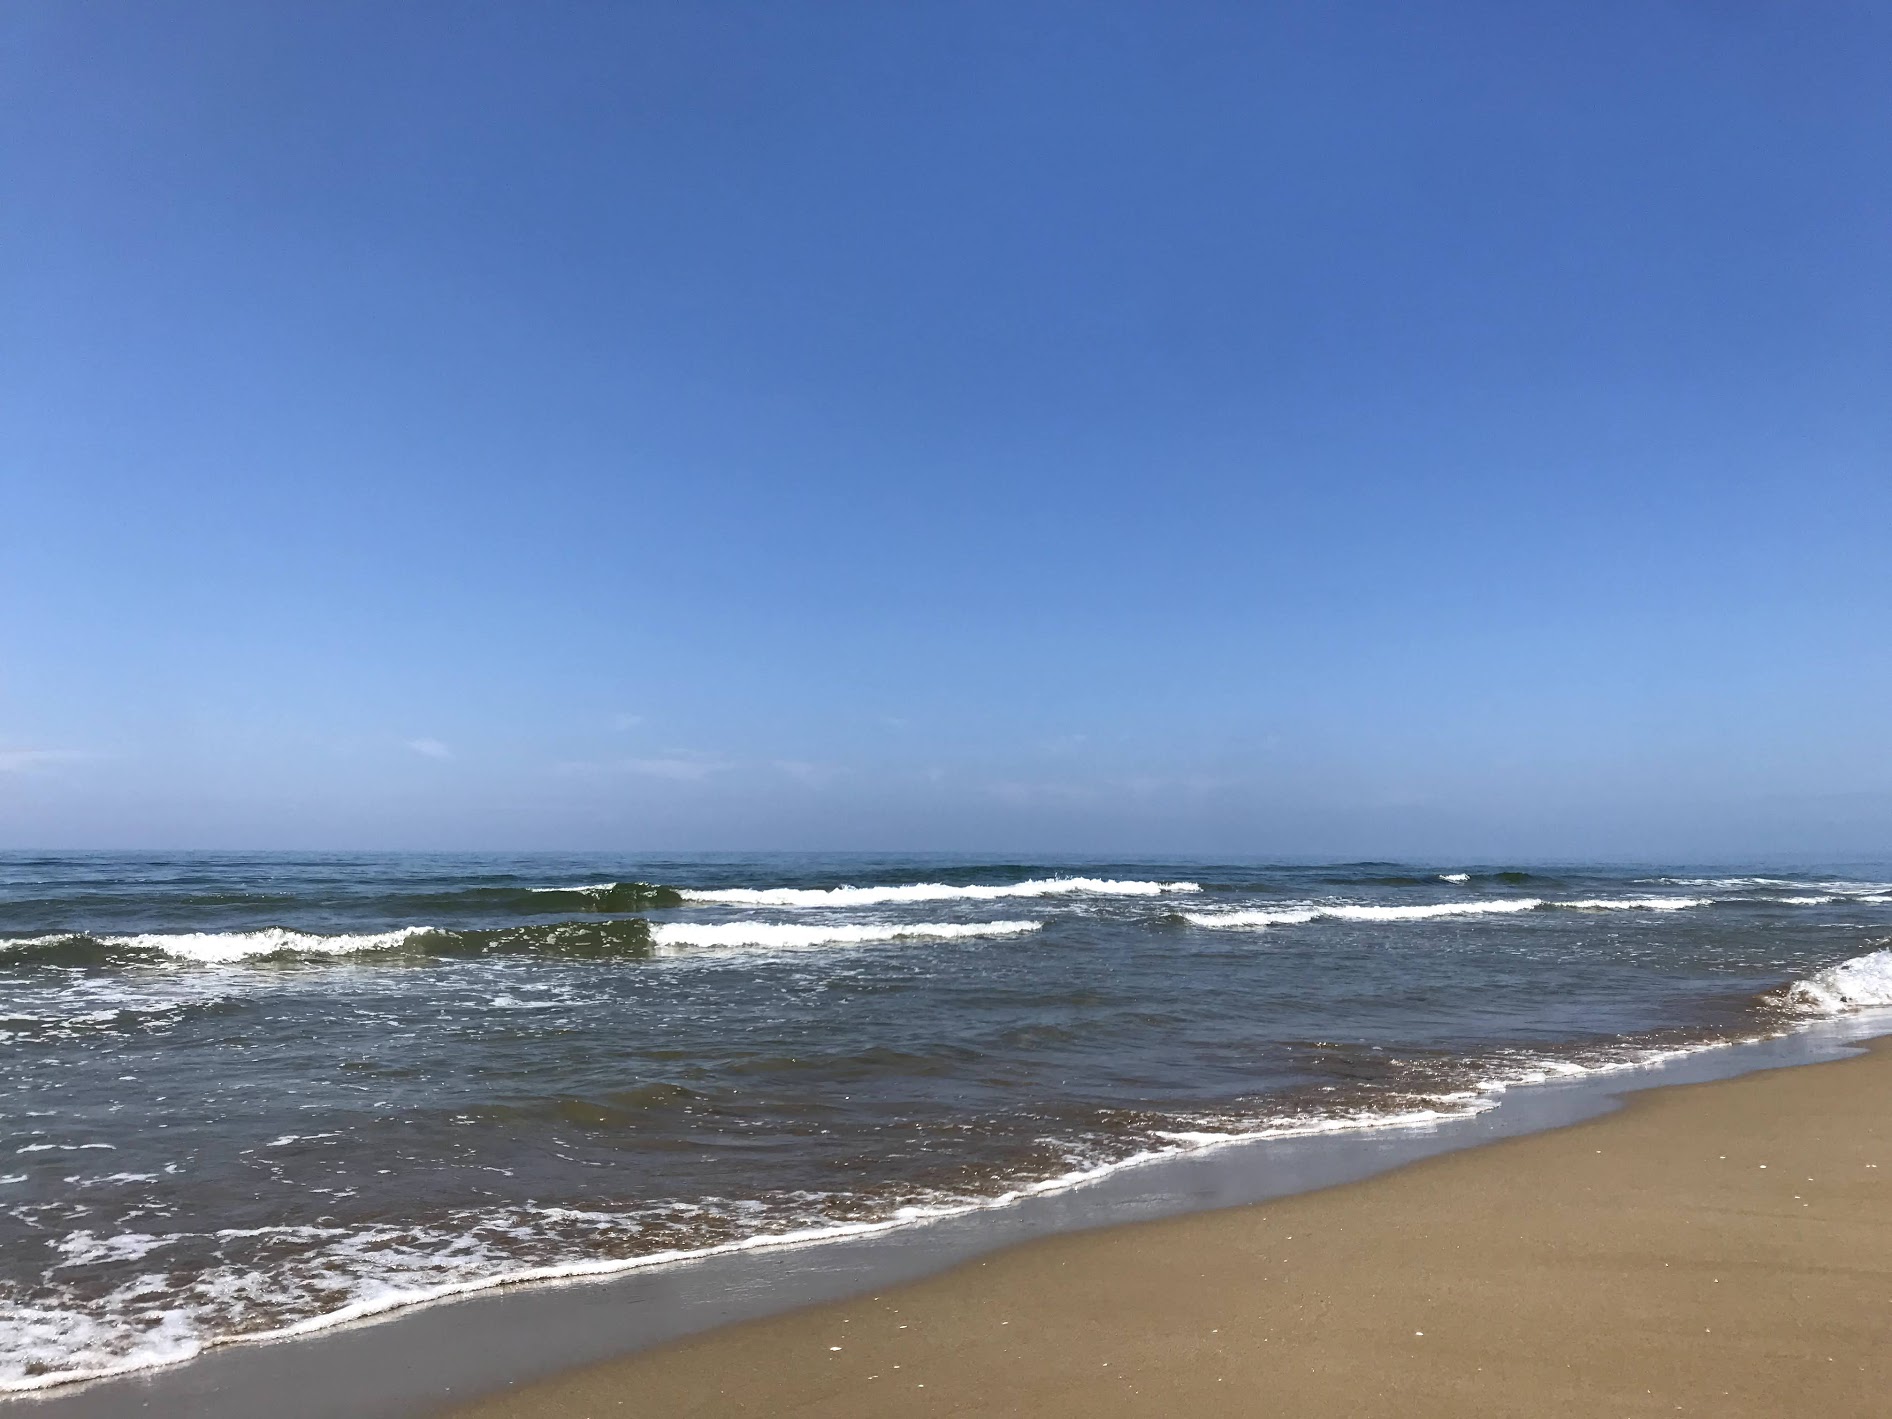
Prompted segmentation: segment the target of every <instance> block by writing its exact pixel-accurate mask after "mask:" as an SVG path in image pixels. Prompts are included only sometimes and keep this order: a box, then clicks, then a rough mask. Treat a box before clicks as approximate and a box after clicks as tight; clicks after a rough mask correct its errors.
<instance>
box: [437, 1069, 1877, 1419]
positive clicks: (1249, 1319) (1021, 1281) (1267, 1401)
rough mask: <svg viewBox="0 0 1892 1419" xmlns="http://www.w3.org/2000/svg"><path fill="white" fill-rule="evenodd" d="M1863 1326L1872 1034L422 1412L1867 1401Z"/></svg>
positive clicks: (538, 1417)
mask: <svg viewBox="0 0 1892 1419" xmlns="http://www.w3.org/2000/svg"><path fill="white" fill-rule="evenodd" d="M1888 1341H1892V1046H1888V1045H1887V1044H1883V1043H1882V1044H1876V1045H1874V1046H1872V1047H1871V1048H1870V1050H1869V1052H1868V1053H1867V1054H1866V1055H1864V1056H1862V1057H1859V1058H1856V1059H1849V1060H1843V1061H1840V1062H1837V1063H1829V1064H1816V1065H1806V1066H1802V1067H1799V1068H1793V1069H1784V1070H1776V1071H1772V1072H1768V1073H1762V1074H1752V1075H1746V1076H1743V1077H1740V1078H1736V1079H1730V1080H1724V1081H1718V1082H1714V1083H1708V1084H1699V1085H1688V1086H1683V1087H1679V1088H1672V1089H1664V1090H1658V1091H1653V1092H1649V1093H1644V1094H1638V1095H1634V1096H1632V1097H1631V1098H1630V1099H1629V1100H1628V1101H1627V1104H1626V1106H1625V1107H1624V1108H1623V1109H1622V1110H1621V1111H1619V1112H1617V1113H1613V1114H1611V1115H1609V1116H1607V1117H1604V1118H1600V1119H1596V1120H1594V1121H1591V1122H1588V1123H1583V1124H1579V1125H1576V1126H1574V1127H1570V1128H1565V1129H1561V1130H1558V1131H1555V1132H1550V1133H1539V1134H1532V1135H1529V1136H1526V1137H1521V1138H1515V1139H1509V1140H1506V1141H1502V1142H1497V1143H1493V1144H1490V1145H1488V1146H1485V1147H1481V1148H1476V1149H1472V1150H1469V1151H1465V1152H1458V1153H1451V1154H1446V1155H1443V1156H1440V1157H1435V1158H1432V1159H1428V1160H1426V1161H1423V1162H1419V1163H1416V1164H1413V1165H1411V1166H1409V1167H1407V1168H1404V1169H1402V1170H1400V1171H1398V1172H1395V1173H1390V1174H1386V1175H1384V1176H1381V1177H1376V1178H1373V1179H1370V1180H1368V1181H1365V1182H1360V1183H1354V1184H1350V1185H1347V1186H1342V1187H1336V1188H1330V1189H1327V1190H1325V1191H1321V1192H1315V1193H1309V1194H1304V1195H1301V1196H1296V1197H1291V1198H1286V1199H1283V1200H1280V1201H1275V1202H1270V1203H1265V1204H1261V1205H1257V1206H1252V1207H1243V1208H1236V1209H1230V1210H1225V1211H1220V1212H1208V1213H1198V1214H1194V1215H1189V1216H1183V1217H1176V1218H1170V1219H1167V1220H1163V1221H1157V1222H1149V1223H1139V1224H1134V1225H1128V1226H1121V1227H1114V1228H1110V1229H1107V1230H1103V1231H1095V1232H1086V1233H1078V1234H1074V1235H1065V1236H1056V1237H1051V1238H1047V1239H1045V1240H1041V1241H1036V1242H1031V1243H1028V1244H1026V1245H1023V1246H1019V1247H1016V1248H1014V1249H1012V1250H1010V1251H1006V1252H1002V1253H999V1254H996V1255H993V1256H989V1257H987V1258H985V1259H983V1260H979V1261H974V1262H970V1263H967V1264H966V1265H963V1266H961V1267H959V1268H957V1269H956V1270H953V1271H949V1272H946V1273H944V1274H942V1275H939V1276H936V1277H933V1278H931V1279H928V1280H925V1281H921V1282H917V1283H914V1284H910V1285H906V1286H902V1287H899V1288H895V1289H889V1290H883V1291H881V1292H879V1293H878V1294H877V1295H875V1296H873V1297H862V1298H860V1299H858V1300H854V1301H847V1302H840V1303H830V1304H823V1305H819V1306H814V1307H811V1308H808V1309H805V1310H800V1311H795V1312H791V1313H788V1314H785V1315H778V1316H774V1317H770V1318H767V1319H763V1320H759V1321H753V1322H749V1323H746V1324H743V1325H738V1326H733V1327H730V1328H727V1329H723V1330H718V1331H713V1332H710V1333H708V1334H704V1335H700V1336H696V1337H693V1338H691V1339H687V1340H683V1341H679V1342H676V1343H674V1344H671V1345H668V1346H665V1347H663V1348H660V1349H656V1350H652V1351H647V1352H644V1353H641V1354H637V1355H632V1356H627V1357H625V1358H623V1359H619V1360H613V1361H609V1362H606V1363H604V1364H600V1365H595V1366H592V1367H589V1368H586V1369H582V1370H577V1371H573V1372H570V1373H567V1374H563V1375H559V1376H555V1377H553V1378H551V1379H549V1380H544V1381H540V1382H537V1383H534V1384H531V1385H522V1386H520V1387H518V1388H516V1389H512V1390H508V1391H506V1392H504V1393H502V1394H499V1395H497V1396H493V1397H490V1398H488V1399H485V1400H483V1401H480V1402H478V1403H474V1404H470V1405H464V1406H459V1407H456V1408H453V1409H451V1410H449V1411H446V1412H448V1413H451V1414H453V1415H456V1416H461V1419H502V1416H504V1417H505V1419H554V1416H556V1419H577V1416H597V1419H603V1416H608V1415H612V1414H645V1415H653V1414H661V1415H665V1416H688V1415H702V1416H709V1415H729V1414H754V1415H822V1416H841V1419H846V1416H884V1415H907V1414H913V1415H922V1414H926V1415H933V1414H960V1415H978V1414H991V1415H1000V1414H1005V1415H1048V1416H1063V1415H1069V1416H1078V1415H1082V1416H1085V1417H1086V1419H1095V1416H1100V1415H1101V1416H1107V1415H1150V1414H1159V1413H1167V1414H1179V1415H1219V1414H1231V1415H1233V1414H1242V1415H1271V1414H1279V1415H1295V1416H1302V1415H1306V1416H1323V1415H1348V1416H1377V1415H1385V1416H1426V1415H1437V1416H1467V1415H1493V1416H1496V1415H1505V1416H1518V1415H1539V1414H1543V1415H1551V1414H1555V1415H1611V1416H1627V1415H1656V1414H1662V1415H1673V1414H1677V1413H1682V1414H1713V1415H1717V1416H1733V1415H1755V1416H1760V1415H1766V1416H1769V1417H1770V1419H1778V1416H1783V1415H1821V1416H1843V1415H1861V1416H1864V1415H1874V1416H1879V1415H1884V1414H1886V1413H1887V1412H1892V1345H1889V1344H1888Z"/></svg>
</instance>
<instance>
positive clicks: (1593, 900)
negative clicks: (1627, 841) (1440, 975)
mask: <svg viewBox="0 0 1892 1419" xmlns="http://www.w3.org/2000/svg"><path fill="white" fill-rule="evenodd" d="M1707 905H1709V899H1708V898H1707V897H1590V898H1586V899H1583V900H1581V901H1570V902H1552V901H1546V900H1545V899H1544V898H1542V897H1503V898H1499V899H1497V900H1494V901H1475V902H1429V903H1426V904H1423V905H1414V906H1395V907H1381V906H1362V905H1358V904H1355V903H1347V902H1339V903H1315V904H1311V905H1308V906H1295V907H1278V908H1270V909H1267V910H1263V911H1244V912H1183V913H1181V916H1182V919H1183V920H1184V921H1186V922H1188V923H1190V924H1191V925H1192V926H1216V927H1235V928H1246V929H1250V930H1252V929H1254V928H1257V927H1269V926H1299V925H1301V924H1302V923H1304V922H1310V921H1436V920H1438V919H1439V918H1441V917H1453V916H1515V915H1517V914H1518V913H1519V912H1534V911H1644V912H1672V911H1684V910H1686V909H1687V908H1689V907H1705V906H1707Z"/></svg>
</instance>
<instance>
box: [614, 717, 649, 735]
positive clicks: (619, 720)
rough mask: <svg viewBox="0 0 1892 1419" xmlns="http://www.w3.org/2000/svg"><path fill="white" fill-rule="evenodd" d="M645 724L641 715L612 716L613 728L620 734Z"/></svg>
mask: <svg viewBox="0 0 1892 1419" xmlns="http://www.w3.org/2000/svg"><path fill="white" fill-rule="evenodd" d="M643 722H644V716H643V715H641V714H614V715H612V716H611V727H612V728H613V729H615V730H617V731H618V732H619V733H623V732H625V731H627V730H632V729H635V728H637V726H638V725H640V724H642V723H643Z"/></svg>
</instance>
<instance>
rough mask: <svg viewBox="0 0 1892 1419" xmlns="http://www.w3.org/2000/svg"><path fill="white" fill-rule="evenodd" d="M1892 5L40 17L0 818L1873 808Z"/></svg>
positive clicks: (244, 829)
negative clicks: (1887, 77) (1888, 8)
mask: <svg viewBox="0 0 1892 1419" xmlns="http://www.w3.org/2000/svg"><path fill="white" fill-rule="evenodd" d="M1889 56H1892V13H1889V12H1887V11H1886V10H1885V9H1883V8H1882V7H1875V6H1870V5H1867V4H1863V3H1859V4H1848V3H1815V4H1809V5H1804V6H1794V7H1785V6H1767V5H1759V4H1736V5H1726V6H1718V7H1713V8H1712V9H1711V8H1704V7H1691V6H1683V5H1674V4H1636V5H1631V4H1604V5H1577V4H1562V3H1559V4H1547V5H1535V6H1529V7H1515V6H1503V5H1499V4H1496V3H1489V4H1485V3H1454V4H1444V5H1437V6H1426V7H1413V6H1396V5H1391V4H1365V5H1350V6H1326V5H1314V4H1284V5H1274V6H1251V5H1233V4H1190V3H1183V4H1172V5H1161V6H1158V5H1154V4H1112V3H1103V4H1086V5H1077V4H1047V3H1024V4H1006V5H997V4H982V3H963V4H961V3H955V4H943V3H923V4H918V5H909V6H875V5H867V4H850V3H837V4H824V5H819V6H816V5H806V4H800V5H795V4H790V5H763V4H739V3H728V4H716V5H686V4H681V3H677V4H658V3H652V4H641V5H637V6H620V7H607V6H587V5H571V6H559V7H538V6H526V5H510V6H509V5H498V4H494V5H481V6H470V5H469V6H460V5H448V4H445V3H415V4H409V5H403V6H398V7H387V6H379V5H370V4H367V3H335V4H325V5H321V6H245V5H237V4H234V3H226V4H206V3H174V4H166V5H162V6H153V5H137V4H130V3H122V4H121V3H85V4H65V3H50V0H20V3H16V4H13V5H11V6H8V7H7V8H6V9H5V11H4V12H0V92H3V93H4V97H0V132H3V133H4V137H3V138H0V164H4V167H3V168H0V173H3V175H4V184H5V190H6V193H7V200H6V202H5V204H4V209H3V210H0V257H3V260H0V270H3V272H4V274H3V275H0V289H3V290H4V293H5V294H4V300H5V306H4V312H5V313H4V329H5V331H6V337H5V338H4V340H0V379H4V387H5V397H4V399H0V504H3V506H4V510H5V511H4V516H0V848H35V847H46V848H55V847H90V846H97V847H151V848H192V847H211V848H249V847H254V848H272V849H300V848H364V849H371V848H389V849H394V848H424V849H485V848H491V849H539V848H543V849H569V850H576V849H601V850H602V849H610V850H626V851H632V850H689V849H716V848H728V849H767V848H779V849H859V850H941V851H949V850H979V851H1001V852H1003V851H1012V852H1021V853H1047V852H1070V853H1106V852H1114V853H1150V854H1160V853H1176V854H1183V853H1190V854H1201V853H1210V854H1215V853H1221V854H1238V853H1260V854H1273V855H1277V856H1286V857H1292V858H1294V859H1296V860H1308V859H1314V858H1322V857H1325V858H1331V859H1343V858H1362V857H1389V858H1402V859H1415V858H1416V859H1423V860H1447V859H1456V858H1467V859H1471V858H1476V859H1480V860H1487V861H1496V860H1526V859H1545V858H1553V857H1567V858H1573V857H1582V856H1588V857H1611V858H1624V857H1662V858H1667V859H1671V860H1678V861H1679V860H1696V861H1700V860H1709V859H1716V858H1721V859H1726V858H1731V857H1749V856H1757V855H1764V854H1776V853H1778V854H1801V853H1804V854H1857V855H1861V856H1866V855H1871V854H1874V853H1878V854H1880V855H1883V854H1884V852H1885V850H1886V848H1887V846H1888V844H1892V755H1888V754H1887V752H1886V734H1887V730H1886V724H1887V715H1886V706H1887V705H1888V704H1892V636H1888V634H1887V630H1886V628H1887V626H1888V624H1892V570H1889V569H1888V562H1889V561H1892V559H1889V558H1888V554H1887V546H1886V544H1887V537H1886V531H1885V529H1886V528H1887V526H1888V525H1892V457H1889V455H1892V399H1888V397H1887V391H1888V389H1892V379H1889V378H1888V376H1892V247H1889V246H1888V244H1887V242H1886V232H1887V231H1888V230H1892V189H1889V188H1888V185H1887V183H1886V181H1885V174H1886V173H1887V172H1888V171H1892V92H1889V91H1888V90H1887V88H1886V85H1885V84H1884V72H1885V66H1886V61H1887V59H1888V57H1889Z"/></svg>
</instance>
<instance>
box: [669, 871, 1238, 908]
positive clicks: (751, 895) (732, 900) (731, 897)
mask: <svg viewBox="0 0 1892 1419" xmlns="http://www.w3.org/2000/svg"><path fill="white" fill-rule="evenodd" d="M1201 890H1202V886H1201V884H1200V883H1197V882H1138V881H1129V882H1120V881H1115V880H1112V879H1110V878H1106V877H1045V878H1036V879H1033V880H1032V881H1029V882H1011V883H1007V884H1004V885H995V886H979V885H975V886H970V887H955V886H952V885H950V884H949V883H945V882H914V883H909V884H907V885H905V886H899V887H807V888H803V887H723V888H713V889H712V888H705V889H695V888H691V889H685V890H683V891H681V892H680V893H679V895H681V896H682V898H683V899H684V901H686V902H701V903H707V904H717V905H724V906H742V907H866V906H885V905H890V904H893V903H896V902H951V901H977V902H985V901H997V900H1000V899H1002V898H1006V897H1059V896H1093V897H1156V896H1162V895H1165V894H1168V893H1176V892H1200V891H1201Z"/></svg>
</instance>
